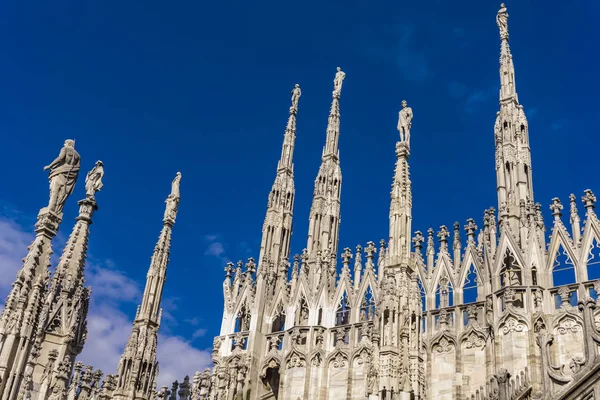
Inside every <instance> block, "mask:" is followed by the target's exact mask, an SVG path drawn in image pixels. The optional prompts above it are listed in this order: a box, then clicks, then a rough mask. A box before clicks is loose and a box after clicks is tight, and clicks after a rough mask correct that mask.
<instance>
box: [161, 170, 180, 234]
mask: <svg viewBox="0 0 600 400" xmlns="http://www.w3.org/2000/svg"><path fill="white" fill-rule="evenodd" d="M180 181H181V172H178V173H177V175H175V179H173V182H172V183H171V194H170V195H169V196H168V197H167V200H165V203H167V206H166V207H165V215H164V217H163V218H164V219H168V220H171V221H173V222H174V221H175V217H176V216H177V206H178V205H179V198H180V197H179V182H180Z"/></svg>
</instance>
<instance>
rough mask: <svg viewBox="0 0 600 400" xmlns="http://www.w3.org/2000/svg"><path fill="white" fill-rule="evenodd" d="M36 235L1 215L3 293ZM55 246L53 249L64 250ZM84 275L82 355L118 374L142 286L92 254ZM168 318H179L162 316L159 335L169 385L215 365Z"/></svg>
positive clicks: (171, 305) (170, 306)
mask: <svg viewBox="0 0 600 400" xmlns="http://www.w3.org/2000/svg"><path fill="white" fill-rule="evenodd" d="M69 229H70V228H69ZM33 237H34V234H33V229H31V232H28V231H27V229H24V228H23V227H22V226H21V225H19V224H18V223H17V222H15V221H13V220H11V219H8V218H6V217H0V265H2V272H3V273H2V274H0V296H6V295H7V294H8V292H9V290H10V286H11V284H12V282H13V280H14V279H15V277H16V273H17V271H18V270H19V268H20V267H21V261H20V260H21V259H22V258H23V257H24V256H25V255H26V253H27V246H28V245H29V243H30V242H31V240H32V239H33ZM215 239H216V238H215ZM57 246H58V245H57ZM57 246H55V252H57V253H60V252H59V249H58V248H57ZM149 251H150V250H149ZM85 275H86V280H87V282H88V284H89V285H90V286H92V299H91V304H90V310H89V314H88V337H87V342H86V344H85V347H84V350H83V352H82V354H81V355H80V356H79V357H78V360H80V361H82V362H83V363H85V364H90V365H93V366H94V368H98V369H101V370H102V371H104V373H107V374H111V373H112V374H114V373H116V370H117V367H118V363H119V359H120V357H121V353H122V351H123V348H124V347H125V344H126V343H127V340H128V339H129V334H130V333H131V328H132V323H133V318H132V317H133V316H129V315H127V314H125V313H124V312H123V311H122V308H123V306H127V308H128V309H129V308H131V306H132V305H133V304H135V303H139V300H140V298H141V295H142V290H141V287H142V285H141V284H140V283H138V282H136V281H134V280H132V279H131V278H129V277H128V276H127V275H126V274H125V273H124V272H123V271H119V270H118V269H117V268H116V266H115V263H114V262H113V261H111V260H106V261H104V262H96V261H94V259H93V258H92V257H90V256H89V255H88V264H87V267H86V271H85ZM164 300H165V301H164V305H165V307H166V310H168V311H170V312H171V313H172V312H174V311H175V301H174V299H164ZM169 315H171V314H169ZM163 316H164V314H163ZM169 321H172V322H173V323H175V322H174V321H176V319H175V318H174V317H172V316H171V317H169V318H163V328H162V329H161V333H160V334H159V337H158V361H159V363H160V366H159V368H160V375H159V377H158V382H157V383H158V386H159V387H160V386H162V385H167V386H169V387H170V386H171V383H172V382H173V381H174V380H178V381H181V380H182V379H183V378H184V377H185V376H186V375H190V376H193V374H194V373H195V372H196V371H198V370H203V369H204V368H206V367H208V366H210V364H211V355H210V350H202V349H198V348H195V347H194V346H192V344H191V343H190V341H187V340H185V339H184V338H182V337H180V336H177V335H173V334H171V333H170V330H169V329H166V328H168V326H166V325H168V324H169ZM201 331H202V328H200V327H199V328H198V329H197V330H196V332H195V333H194V335H193V338H192V340H193V339H195V338H196V337H199V336H198V335H199V334H200V332H201Z"/></svg>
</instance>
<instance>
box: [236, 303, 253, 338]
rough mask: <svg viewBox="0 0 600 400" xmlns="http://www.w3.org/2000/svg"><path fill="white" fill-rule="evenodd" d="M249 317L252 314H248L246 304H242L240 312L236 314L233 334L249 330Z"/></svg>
mask: <svg viewBox="0 0 600 400" xmlns="http://www.w3.org/2000/svg"><path fill="white" fill-rule="evenodd" d="M251 317H252V314H250V310H249V309H248V305H247V304H246V303H244V304H242V306H241V307H240V311H239V312H238V313H237V317H236V319H235V329H234V332H242V331H247V330H249V329H250V319H251Z"/></svg>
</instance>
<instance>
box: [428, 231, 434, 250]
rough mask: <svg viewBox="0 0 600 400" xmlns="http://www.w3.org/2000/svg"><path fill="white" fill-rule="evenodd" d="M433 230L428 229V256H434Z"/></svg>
mask: <svg viewBox="0 0 600 400" xmlns="http://www.w3.org/2000/svg"><path fill="white" fill-rule="evenodd" d="M433 247H434V243H433V228H429V229H427V254H433V252H434V249H433Z"/></svg>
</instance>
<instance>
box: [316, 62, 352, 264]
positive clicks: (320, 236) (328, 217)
mask: <svg viewBox="0 0 600 400" xmlns="http://www.w3.org/2000/svg"><path fill="white" fill-rule="evenodd" d="M345 77H346V74H345V73H344V72H343V71H342V70H341V69H340V67H338V68H337V72H336V74H335V78H334V81H333V93H332V102H331V108H330V111H329V118H328V121H327V136H326V139H325V146H324V147H323V155H322V157H321V166H320V168H319V172H318V174H317V178H316V179H315V188H314V192H313V201H312V207H311V209H310V217H309V226H308V240H307V246H306V247H307V249H308V253H309V258H310V259H311V260H314V259H315V257H316V254H317V252H318V251H325V250H328V251H330V253H331V254H337V247H338V238H339V225H340V196H341V187H342V170H341V168H340V160H339V148H338V144H339V137H340V96H341V93H342V84H343V82H344V79H345Z"/></svg>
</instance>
